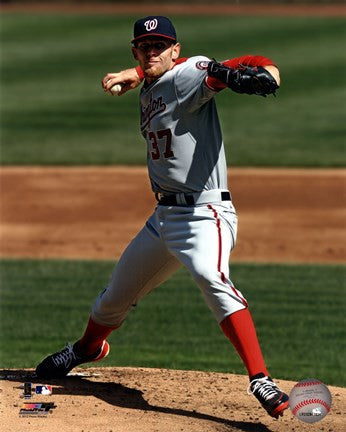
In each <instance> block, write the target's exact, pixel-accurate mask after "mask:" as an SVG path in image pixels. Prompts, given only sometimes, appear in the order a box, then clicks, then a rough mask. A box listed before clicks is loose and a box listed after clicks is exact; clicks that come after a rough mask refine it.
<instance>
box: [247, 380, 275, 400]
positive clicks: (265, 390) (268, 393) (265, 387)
mask: <svg viewBox="0 0 346 432" xmlns="http://www.w3.org/2000/svg"><path fill="white" fill-rule="evenodd" d="M278 391H279V389H278V387H277V385H276V384H275V383H274V382H272V381H269V380H268V379H267V378H266V377H265V378H258V379H255V380H253V381H251V383H250V385H249V387H248V390H247V392H248V394H252V393H253V394H255V393H256V394H258V395H259V396H260V397H262V398H263V399H264V400H265V401H268V400H269V399H271V398H272V397H274V396H275V395H276V394H277V393H278Z"/></svg>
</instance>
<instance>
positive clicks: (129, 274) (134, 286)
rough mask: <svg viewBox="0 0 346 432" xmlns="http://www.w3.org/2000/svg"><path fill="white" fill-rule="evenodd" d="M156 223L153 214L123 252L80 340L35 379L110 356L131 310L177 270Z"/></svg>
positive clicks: (43, 366)
mask: <svg viewBox="0 0 346 432" xmlns="http://www.w3.org/2000/svg"><path fill="white" fill-rule="evenodd" d="M155 223H156V218H155V214H154V215H153V216H152V217H151V218H150V219H149V221H148V222H147V224H146V225H145V227H144V228H143V229H142V230H141V231H140V232H139V233H138V235H137V236H136V237H135V238H134V239H133V240H132V242H131V243H130V244H129V245H128V247H127V248H126V250H125V251H124V253H123V255H122V257H121V258H120V260H119V263H118V265H117V266H116V267H115V269H114V272H113V275H112V278H111V281H110V283H109V285H108V287H107V288H106V289H105V290H104V291H103V292H102V293H101V294H100V295H99V296H98V297H97V299H96V301H95V303H94V305H93V307H92V312H91V316H90V319H89V322H88V325H87V328H86V330H85V332H84V335H83V336H82V338H81V339H80V340H78V341H77V342H76V343H75V344H74V345H73V346H72V345H68V346H67V347H66V348H65V349H63V350H62V351H59V352H57V353H54V354H52V355H50V356H48V357H47V358H46V359H44V360H43V361H42V362H41V363H40V364H39V365H38V366H37V368H36V373H37V375H38V376H40V377H42V378H54V377H63V376H65V375H66V374H67V373H68V372H69V371H70V370H71V369H73V368H74V367H76V366H77V365H79V364H81V363H86V362H90V361H96V360H101V359H102V358H104V357H105V356H106V355H107V354H108V352H109V345H108V342H107V341H106V338H107V336H108V335H109V334H110V333H111V332H112V331H113V330H114V329H116V328H118V327H119V326H120V325H121V324H122V322H123V321H124V320H125V318H126V316H127V314H128V312H129V311H130V309H131V308H132V306H133V305H135V304H136V303H137V302H138V301H139V300H140V299H141V298H142V297H143V296H145V295H146V294H148V293H149V292H150V291H151V290H152V289H153V288H155V287H156V286H157V285H159V284H160V283H162V282H163V281H164V280H166V279H167V278H168V277H169V276H170V275H171V274H172V273H174V272H175V271H176V270H177V269H178V268H179V267H180V263H179V262H178V260H177V259H176V258H175V257H174V256H172V255H171V253H170V252H169V251H168V250H167V248H166V246H165V244H164V243H163V242H162V240H161V238H160V236H159V235H158V231H157V230H156V229H155Z"/></svg>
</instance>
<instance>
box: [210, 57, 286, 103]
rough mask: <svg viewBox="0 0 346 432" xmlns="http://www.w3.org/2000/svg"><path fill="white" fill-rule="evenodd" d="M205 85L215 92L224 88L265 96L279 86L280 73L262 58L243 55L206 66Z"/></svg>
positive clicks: (274, 66) (271, 63)
mask: <svg viewBox="0 0 346 432" xmlns="http://www.w3.org/2000/svg"><path fill="white" fill-rule="evenodd" d="M206 85H207V86H208V87H210V88H211V89H213V90H215V91H220V90H222V89H224V88H226V87H229V88H231V89H232V90H233V91H235V92H237V93H246V94H257V95H261V96H267V95H269V94H275V92H276V90H277V89H278V88H279V86H280V73H279V69H278V68H277V66H276V65H275V63H274V62H273V61H272V60H271V59H269V58H267V57H263V56H252V55H245V56H242V57H237V58H234V59H230V60H226V61H224V62H222V63H218V62H216V61H214V60H213V61H211V62H210V63H209V65H208V76H207V78H206Z"/></svg>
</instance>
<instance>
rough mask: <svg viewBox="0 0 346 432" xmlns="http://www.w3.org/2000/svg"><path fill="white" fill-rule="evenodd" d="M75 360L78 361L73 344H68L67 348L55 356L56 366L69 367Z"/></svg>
mask: <svg viewBox="0 0 346 432" xmlns="http://www.w3.org/2000/svg"><path fill="white" fill-rule="evenodd" d="M73 360H76V355H75V353H74V351H73V347H72V345H71V344H67V345H66V348H64V349H63V350H62V351H61V352H60V353H58V354H56V355H54V356H53V362H54V364H55V365H56V366H61V365H63V366H65V367H69V366H70V364H71V363H72V361H73Z"/></svg>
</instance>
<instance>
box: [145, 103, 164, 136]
mask: <svg viewBox="0 0 346 432" xmlns="http://www.w3.org/2000/svg"><path fill="white" fill-rule="evenodd" d="M165 109H166V104H165V103H164V102H163V101H162V96H159V97H158V98H156V99H153V95H151V96H150V101H149V103H148V105H146V106H144V107H143V108H141V129H142V130H143V129H145V128H146V127H147V126H149V125H150V122H151V120H152V119H153V118H154V117H155V116H156V115H158V114H160V113H162V112H163V111H165Z"/></svg>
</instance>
